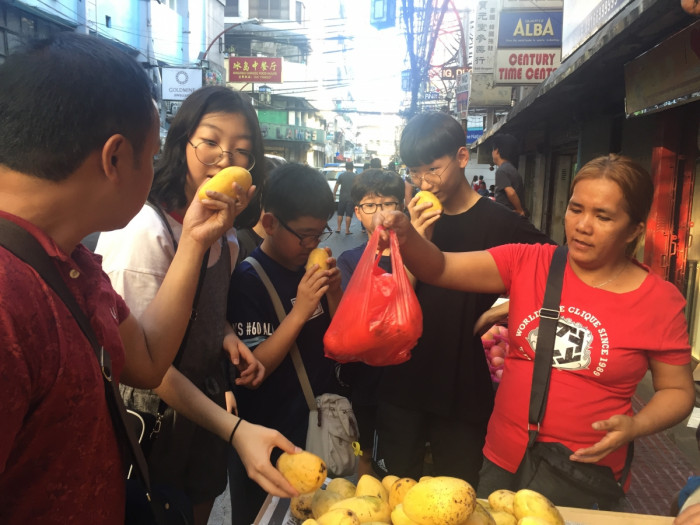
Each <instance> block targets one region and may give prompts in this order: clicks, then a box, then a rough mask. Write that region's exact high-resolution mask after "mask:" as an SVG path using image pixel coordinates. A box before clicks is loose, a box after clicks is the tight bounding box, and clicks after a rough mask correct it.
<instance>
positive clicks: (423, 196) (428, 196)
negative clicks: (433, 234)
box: [416, 190, 442, 211]
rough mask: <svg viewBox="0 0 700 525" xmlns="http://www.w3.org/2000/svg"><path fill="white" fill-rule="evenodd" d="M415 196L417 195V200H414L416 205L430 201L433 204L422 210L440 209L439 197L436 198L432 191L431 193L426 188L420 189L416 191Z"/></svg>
mask: <svg viewBox="0 0 700 525" xmlns="http://www.w3.org/2000/svg"><path fill="white" fill-rule="evenodd" d="M416 196H417V197H418V202H416V206H420V205H421V204H423V203H426V202H430V203H432V204H433V205H432V206H431V207H429V208H426V209H425V210H423V211H438V210H442V203H441V202H440V199H438V198H437V197H436V196H435V194H434V193H431V192H429V191H427V190H422V191H419V192H418V193H416Z"/></svg>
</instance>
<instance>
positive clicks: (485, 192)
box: [477, 180, 489, 197]
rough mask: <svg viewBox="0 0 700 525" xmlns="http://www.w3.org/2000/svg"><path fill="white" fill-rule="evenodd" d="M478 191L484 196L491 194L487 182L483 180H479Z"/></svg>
mask: <svg viewBox="0 0 700 525" xmlns="http://www.w3.org/2000/svg"><path fill="white" fill-rule="evenodd" d="M477 193H478V194H479V195H481V196H482V197H488V196H489V190H487V189H486V183H485V182H484V181H483V180H481V181H479V189H478V190H477Z"/></svg>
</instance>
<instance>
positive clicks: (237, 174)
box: [198, 166, 253, 200]
mask: <svg viewBox="0 0 700 525" xmlns="http://www.w3.org/2000/svg"><path fill="white" fill-rule="evenodd" d="M234 182H236V183H238V185H239V186H240V187H241V189H242V190H243V191H244V192H247V191H248V189H249V188H250V187H251V185H252V184H253V177H252V176H251V175H250V172H249V171H248V170H247V169H245V168H240V167H238V166H229V167H228V168H224V169H222V170H221V171H220V172H219V173H217V174H216V175H214V176H213V177H212V178H211V179H209V180H208V181H207V182H205V183H204V184H203V185H202V187H201V188H200V189H199V193H198V196H199V200H202V199H206V198H207V190H212V191H218V192H219V193H223V194H224V195H228V196H229V197H231V198H232V199H235V198H236V192H235V191H234V189H233V183H234Z"/></svg>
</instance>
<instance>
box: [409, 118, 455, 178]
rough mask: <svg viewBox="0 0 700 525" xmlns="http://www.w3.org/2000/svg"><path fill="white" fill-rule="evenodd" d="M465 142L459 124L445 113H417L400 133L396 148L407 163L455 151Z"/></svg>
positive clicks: (422, 160)
mask: <svg viewBox="0 0 700 525" xmlns="http://www.w3.org/2000/svg"><path fill="white" fill-rule="evenodd" d="M466 145H467V135H466V133H465V131H464V129H463V128H462V125H461V124H460V123H459V122H457V121H456V120H455V119H454V118H452V117H451V116H450V115H448V114H447V113H442V112H440V111H430V112H426V113H420V114H418V115H416V116H415V117H413V118H412V119H411V120H409V121H408V124H406V127H405V128H404V129H403V132H402V133H401V143H400V145H399V152H400V154H401V159H402V160H403V162H404V164H406V166H408V167H413V166H422V165H424V164H430V163H431V162H433V161H434V160H435V159H439V158H440V157H444V156H445V155H456V154H457V151H458V150H459V148H462V147H465V146H466Z"/></svg>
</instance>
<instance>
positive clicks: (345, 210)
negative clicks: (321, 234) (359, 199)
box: [333, 161, 356, 235]
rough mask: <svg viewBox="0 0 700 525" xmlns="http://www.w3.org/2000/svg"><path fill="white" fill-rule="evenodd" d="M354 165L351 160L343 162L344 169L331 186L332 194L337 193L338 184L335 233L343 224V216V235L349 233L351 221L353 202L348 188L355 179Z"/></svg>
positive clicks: (338, 231)
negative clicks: (336, 227) (336, 226)
mask: <svg viewBox="0 0 700 525" xmlns="http://www.w3.org/2000/svg"><path fill="white" fill-rule="evenodd" d="M354 170H355V165H354V164H353V163H352V161H348V162H346V163H345V171H344V172H343V173H341V174H340V175H338V180H337V181H336V183H335V186H334V187H333V195H334V196H335V195H337V194H338V186H340V195H339V196H338V229H337V230H335V233H340V227H341V226H342V224H343V217H345V235H350V234H351V233H352V232H351V231H350V223H351V222H352V215H353V211H354V209H355V203H354V202H352V197H350V190H351V189H352V183H353V182H354V181H355V177H356V174H355V171H354Z"/></svg>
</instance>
